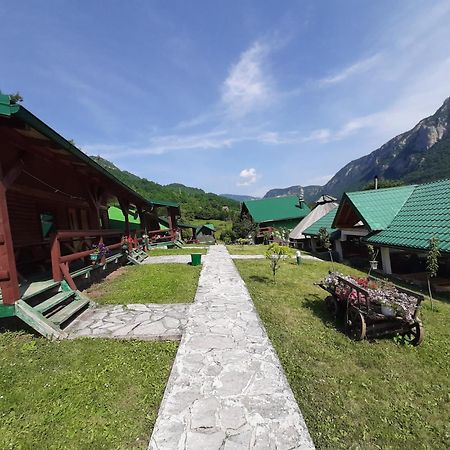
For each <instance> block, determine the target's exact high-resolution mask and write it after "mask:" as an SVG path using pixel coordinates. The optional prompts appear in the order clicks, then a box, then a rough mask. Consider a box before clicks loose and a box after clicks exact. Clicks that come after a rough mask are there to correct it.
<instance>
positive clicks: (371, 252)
mask: <svg viewBox="0 0 450 450" xmlns="http://www.w3.org/2000/svg"><path fill="white" fill-rule="evenodd" d="M367 251H368V252H369V258H370V261H375V259H376V257H377V253H378V252H375V249H374V247H373V245H370V244H368V245H367Z"/></svg>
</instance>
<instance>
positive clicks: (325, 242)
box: [319, 227, 334, 265]
mask: <svg viewBox="0 0 450 450" xmlns="http://www.w3.org/2000/svg"><path fill="white" fill-rule="evenodd" d="M319 245H321V246H322V247H323V248H324V249H325V250H326V251H327V252H328V254H329V255H330V261H331V264H333V265H334V261H333V252H332V251H331V241H330V235H329V234H328V231H327V229H326V228H325V227H322V228H320V229H319Z"/></svg>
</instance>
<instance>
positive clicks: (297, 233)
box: [289, 197, 338, 239]
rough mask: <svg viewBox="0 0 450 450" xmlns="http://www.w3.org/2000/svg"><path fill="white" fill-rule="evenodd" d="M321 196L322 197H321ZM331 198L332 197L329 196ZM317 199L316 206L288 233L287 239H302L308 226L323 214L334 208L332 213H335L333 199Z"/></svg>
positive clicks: (335, 208) (335, 206)
mask: <svg viewBox="0 0 450 450" xmlns="http://www.w3.org/2000/svg"><path fill="white" fill-rule="evenodd" d="M321 198H322V197H321ZM331 198H332V197H331ZM320 200H321V199H319V200H318V201H317V202H316V203H317V206H316V207H315V208H314V209H313V210H312V211H311V212H310V213H309V214H308V215H307V216H306V217H304V218H303V219H302V220H301V221H300V222H299V223H298V225H297V226H296V227H295V228H294V229H293V230H292V231H291V232H290V233H289V239H304V238H305V236H304V231H305V230H306V229H307V228H308V227H310V226H311V225H312V224H314V223H315V222H317V221H318V220H320V219H321V218H322V217H323V216H325V215H326V214H328V212H329V211H332V210H334V214H333V218H334V215H335V214H336V210H337V207H338V204H337V203H335V202H333V201H331V202H330V201H328V202H326V203H323V202H321V201H320Z"/></svg>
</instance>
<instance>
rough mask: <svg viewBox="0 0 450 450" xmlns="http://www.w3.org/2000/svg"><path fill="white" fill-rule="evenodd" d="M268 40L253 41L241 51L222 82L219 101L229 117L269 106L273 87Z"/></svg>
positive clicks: (239, 115)
mask: <svg viewBox="0 0 450 450" xmlns="http://www.w3.org/2000/svg"><path fill="white" fill-rule="evenodd" d="M269 51H270V48H269V46H268V45H267V44H263V43H261V42H255V43H254V44H253V45H252V46H251V47H250V48H248V49H247V50H246V51H244V52H243V53H242V54H241V56H240V58H239V61H238V62H237V63H236V64H235V65H234V66H233V67H232V68H231V70H230V73H229V75H228V77H227V78H226V80H225V81H224V82H223V85H222V104H223V105H224V107H225V109H226V111H227V113H228V114H229V115H230V116H231V117H235V118H239V117H242V116H244V115H246V114H248V113H250V112H252V111H255V110H257V109H260V108H263V107H266V106H268V105H269V104H270V103H271V102H272V99H273V96H274V93H273V87H272V82H271V79H270V76H269V74H268V67H267V64H266V63H267V55H268V53H269Z"/></svg>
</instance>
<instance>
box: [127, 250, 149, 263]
mask: <svg viewBox="0 0 450 450" xmlns="http://www.w3.org/2000/svg"><path fill="white" fill-rule="evenodd" d="M127 258H128V264H134V265H139V264H142V263H143V261H145V260H146V259H147V258H148V255H147V253H146V252H144V250H140V249H137V248H135V249H133V250H132V251H131V253H129V254H128V255H127Z"/></svg>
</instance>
